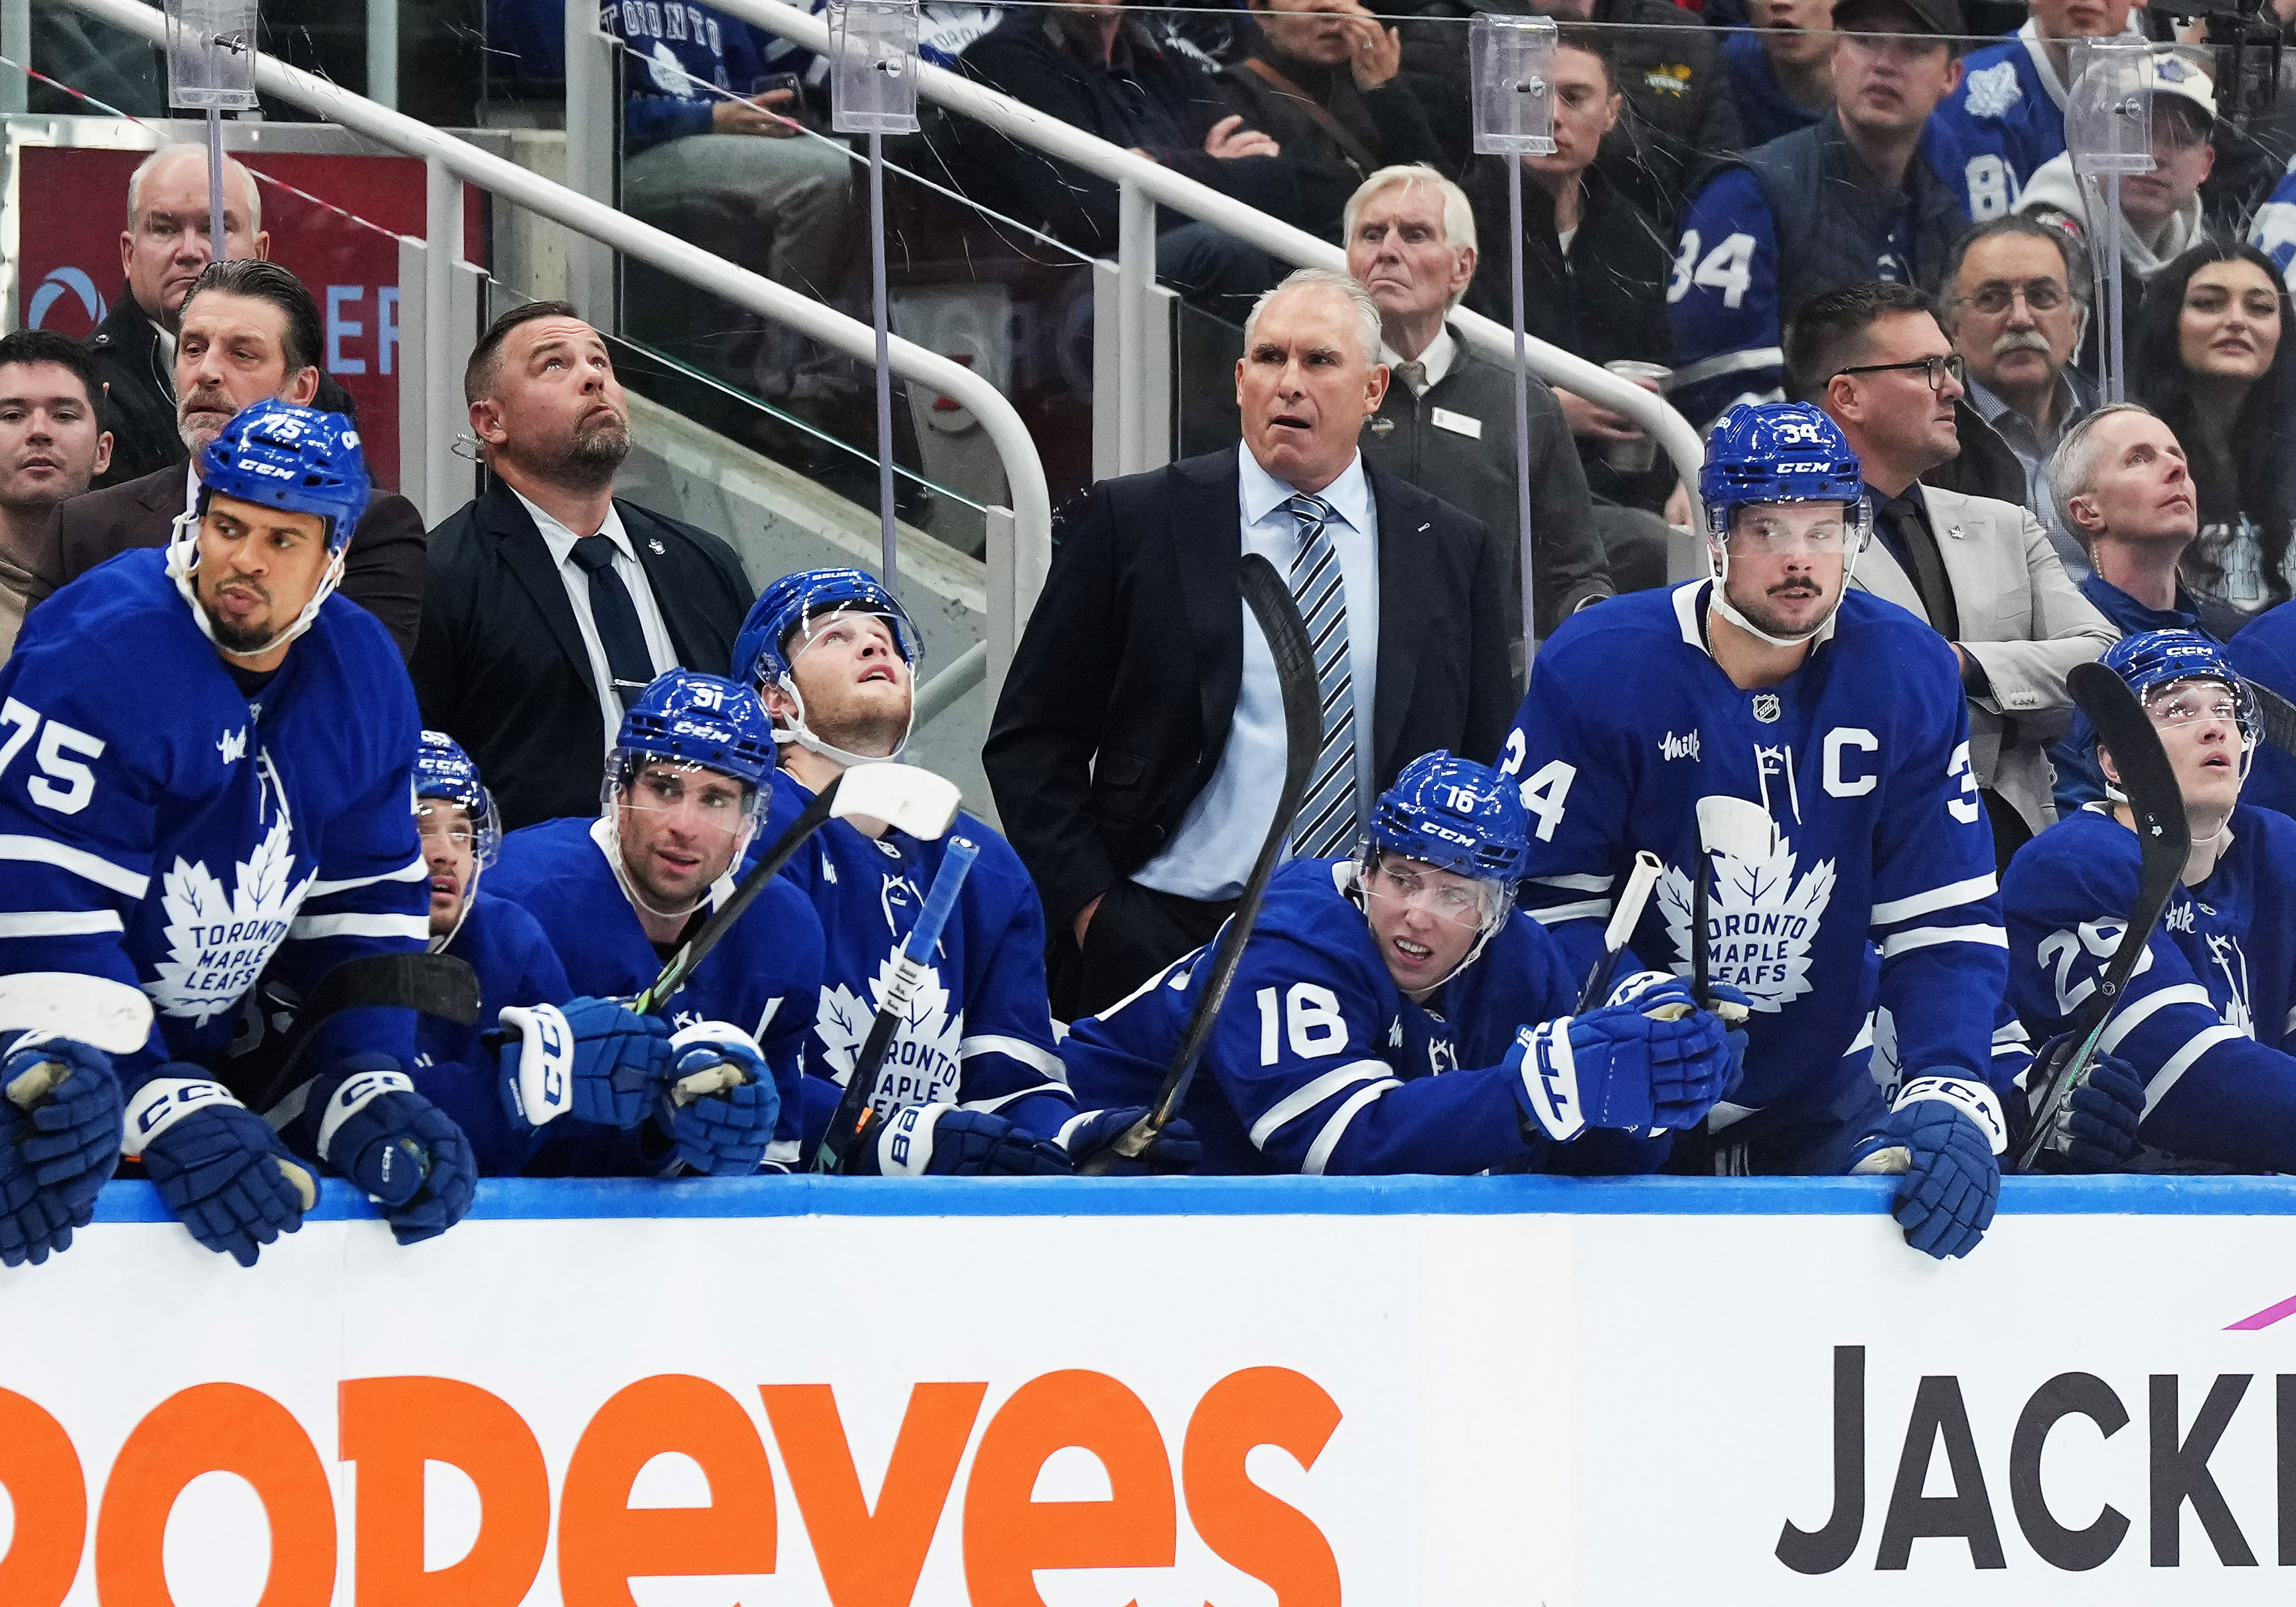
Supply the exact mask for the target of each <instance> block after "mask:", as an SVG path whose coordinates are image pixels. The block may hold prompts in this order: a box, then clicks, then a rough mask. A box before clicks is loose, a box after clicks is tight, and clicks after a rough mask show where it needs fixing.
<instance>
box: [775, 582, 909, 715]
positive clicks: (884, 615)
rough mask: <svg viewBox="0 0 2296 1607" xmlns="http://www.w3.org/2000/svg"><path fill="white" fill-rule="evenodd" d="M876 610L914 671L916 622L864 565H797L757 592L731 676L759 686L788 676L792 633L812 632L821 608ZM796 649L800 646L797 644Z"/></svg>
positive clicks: (825, 610)
mask: <svg viewBox="0 0 2296 1607" xmlns="http://www.w3.org/2000/svg"><path fill="white" fill-rule="evenodd" d="M848 611H851V612H857V613H865V614H874V615H876V616H877V617H878V618H879V619H883V620H884V621H885V622H886V624H888V625H889V626H890V627H892V631H893V644H894V645H895V646H896V647H898V649H899V650H900V654H901V658H902V660H903V661H904V662H906V664H907V665H908V667H909V668H910V670H911V671H912V672H914V670H915V669H916V667H917V661H918V660H919V658H920V657H921V656H922V650H921V649H920V648H919V646H918V642H917V627H916V626H915V624H914V623H913V622H912V621H911V620H910V619H909V615H908V611H907V610H906V609H904V608H903V607H902V606H901V604H900V602H899V600H898V598H896V597H895V596H894V595H893V594H892V593H890V592H889V591H887V590H886V589H885V587H884V586H883V584H882V583H881V581H879V580H878V578H876V577H875V576H874V575H872V574H871V573H869V571H868V570H799V571H798V572H797V573H796V574H794V575H783V577H782V578H780V579H778V580H776V581H775V582H774V583H773V584H772V585H771V586H767V587H766V589H765V590H764V591H762V592H760V593H759V594H758V600H757V601H756V602H755V603H751V604H750V612H749V617H748V618H747V619H743V620H742V634H741V635H738V636H736V637H734V679H735V680H737V681H739V682H741V683H742V685H744V686H750V687H755V688H758V690H760V691H762V690H763V689H764V688H766V687H767V686H779V685H782V684H783V682H784V681H785V680H787V679H788V678H789V675H790V666H791V661H792V660H794V659H795V658H796V656H797V655H796V653H793V652H790V651H789V647H790V638H791V636H792V635H796V634H798V633H799V631H801V630H804V631H807V632H808V634H810V631H809V628H808V627H810V626H811V625H812V623H813V621H814V620H815V619H818V618H820V617H821V616H822V615H824V614H833V613H844V612H848ZM799 651H800V652H801V651H803V649H802V647H800V649H799Z"/></svg>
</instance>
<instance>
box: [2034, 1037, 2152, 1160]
mask: <svg viewBox="0 0 2296 1607" xmlns="http://www.w3.org/2000/svg"><path fill="white" fill-rule="evenodd" d="M2073 1048H2074V1044H2073V1040H2072V1039H2071V1037H2060V1038H2053V1039H2051V1040H2050V1041H2049V1042H2048V1043H2046V1044H2044V1045H2041V1048H2040V1051H2039V1053H2038V1054H2035V1055H2034V1056H2033V1064H2032V1067H2031V1069H2030V1070H2028V1071H2027V1072H2026V1074H2025V1076H2024V1077H2023V1078H2021V1081H2023V1083H2024V1084H2025V1099H2024V1100H2023V1101H2022V1102H2021V1103H2022V1104H2023V1109H2021V1110H2020V1109H2018V1108H2017V1106H2018V1104H2019V1103H2020V1102H2018V1101H2014V1100H2013V1101H2012V1102H2011V1110H2010V1119H2011V1125H2012V1126H2013V1127H2014V1128H2015V1129H2016V1130H2015V1131H2014V1132H2013V1133H2012V1134H2011V1136H2010V1142H2011V1143H2012V1144H2013V1145H2014V1146H2015V1147H2016V1149H2017V1152H2019V1153H2020V1154H2022V1153H2023V1152H2024V1146H2025V1144H2026V1141H2027V1139H2028V1137H2029V1136H2030V1134H2031V1132H2032V1128H2033V1124H2034V1123H2035V1122H2036V1121H2038V1120H2039V1119H2041V1114H2042V1112H2041V1107H2042V1106H2043V1105H2045V1104H2046V1103H2048V1098H2049V1088H2050V1086H2051V1085H2052V1084H2053V1083H2054V1082H2055V1080H2056V1069H2057V1068H2058V1067H2060V1066H2062V1065H2063V1064H2064V1062H2065V1057H2066V1056H2067V1055H2069V1054H2071V1053H2072V1052H2073ZM2143 1120H2144V1078H2141V1077H2139V1076H2137V1075H2136V1068H2135V1067H2134V1066H2131V1065H2130V1064H2129V1063H2128V1062H2127V1061H2125V1060H2122V1059H2120V1057H2119V1056H2117V1055H2112V1054H2095V1055H2093V1056H2091V1057H2090V1059H2089V1062H2088V1064H2087V1065H2086V1066H2084V1067H2083V1068H2081V1074H2080V1076H2079V1078H2078V1079H2077V1080H2076V1081H2075V1082H2074V1084H2073V1087H2072V1092H2071V1094H2070V1095H2068V1096H2067V1097H2066V1099H2065V1102H2064V1103H2062V1105H2060V1106H2058V1108H2057V1112H2056V1114H2055V1116H2054V1118H2052V1119H2050V1122H2049V1127H2050V1131H2049V1134H2048V1136H2046V1137H2045V1138H2044V1139H2042V1140H2041V1149H2040V1152H2039V1153H2038V1155H2036V1156H2035V1157H2034V1161H2033V1169H2034V1170H2036V1171H2047V1172H2117V1171H2119V1170H2120V1169H2121V1168H2123V1167H2125V1166H2127V1165H2128V1163H2129V1162H2130V1161H2132V1160H2136V1152H2137V1151H2138V1150H2139V1149H2141V1148H2143V1147H2144V1146H2143V1144H2142V1143H2141V1141H2140V1140H2139V1139H2138V1138H2137V1136H2136V1128H2137V1126H2138V1124H2139V1123H2141V1122H2142V1121H2143Z"/></svg>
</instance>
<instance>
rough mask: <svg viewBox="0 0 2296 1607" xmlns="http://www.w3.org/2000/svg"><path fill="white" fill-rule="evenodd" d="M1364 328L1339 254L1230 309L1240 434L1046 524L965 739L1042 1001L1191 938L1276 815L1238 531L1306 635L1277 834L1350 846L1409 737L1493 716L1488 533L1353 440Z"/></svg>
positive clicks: (1142, 973) (1223, 900)
mask: <svg viewBox="0 0 2296 1607" xmlns="http://www.w3.org/2000/svg"><path fill="white" fill-rule="evenodd" d="M1379 332H1380V321H1379V308H1378V307H1377V306H1376V305H1374V303H1373V301H1372V299H1371V298H1370V296H1369V295H1367V294H1366V293H1365V291H1364V290H1363V288H1362V287H1361V286H1360V285H1358V284H1357V283H1355V282H1354V281H1353V280H1351V279H1349V277H1348V276H1347V275H1344V274H1339V273H1333V272H1331V271H1329V270H1325V269H1314V268H1303V269H1301V270H1300V272H1298V273H1295V274H1293V275H1292V276H1291V277H1290V278H1288V279H1286V280H1285V281H1284V282H1283V283H1282V284H1280V285H1278V286H1277V287H1276V288H1275V290H1273V291H1269V292H1268V293H1267V295H1266V296H1263V297H1262V298H1261V299H1260V300H1259V305H1258V306H1257V307H1254V308H1253V309H1252V313H1251V320H1250V321H1249V322H1248V323H1247V324H1246V325H1245V328H1244V355H1243V358H1242V361H1241V362H1239V363H1238V364H1237V365H1236V369H1235V380H1236V400H1237V403H1238V406H1240V407H1241V409H1242V415H1243V439H1242V442H1241V443H1240V444H1239V446H1238V447H1237V448H1236V449H1235V450H1234V451H1233V452H1217V453H1210V454H1207V455H1204V456H1201V457H1193V458H1187V459H1184V460H1183V461H1181V462H1179V463H1171V464H1169V465H1167V466H1166V467H1164V468H1161V469H1158V470H1154V471H1150V472H1148V473H1145V474H1136V475H1129V476H1127V477H1126V478H1124V479H1122V480H1104V481H1103V482H1102V483H1101V484H1099V485H1097V486H1095V487H1094V488H1093V489H1092V491H1091V492H1090V493H1089V495H1088V496H1087V497H1086V498H1085V499H1084V500H1083V503H1082V505H1081V508H1080V510H1078V511H1077V512H1073V513H1072V514H1071V515H1070V517H1069V518H1068V519H1067V521H1065V525H1064V532H1063V535H1062V539H1061V542H1060V545H1059V548H1058V550H1057V551H1056V552H1055V553H1054V556H1053V567H1052V573H1051V575H1050V577H1049V578H1047V580H1046V585H1045V591H1044V594H1043V596H1042V597H1040V598H1039V599H1038V600H1037V606H1036V611H1035V612H1034V613H1033V614H1032V615H1031V616H1030V618H1029V625H1028V628H1027V630H1026V631H1025V632H1024V633H1023V634H1022V636H1021V644H1020V647H1019V649H1018V650H1017V651H1016V652H1015V653H1014V654H1013V667H1012V669H1011V672H1010V673H1009V675H1008V676H1007V677H1006V679H1005V691H1004V695H1003V697H1002V698H1001V699H1000V700H999V701H998V703H997V707H996V718H995V721H994V722H993V724H992V726H991V729H990V731H989V734H988V742H987V744H986V745H985V746H984V747H983V749H982V750H981V762H982V764H983V766H984V767H985V768H986V769H987V771H988V782H989V785H990V787H991V788H992V789H993V790H994V791H995V792H996V808H997V810H998V813H999V814H1000V816H1002V818H1003V822H1004V825H1005V832H1007V833H1008V834H1009V835H1010V837H1011V839H1012V842H1013V847H1014V848H1015V849H1019V850H1020V854H1021V859H1022V860H1023V861H1024V862H1025V863H1026V864H1027V865H1028V867H1029V873H1030V874H1031V875H1032V876H1034V877H1035V879H1036V882H1037V891H1038V893H1039V895H1040V896H1041V897H1042V898H1043V899H1044V903H1045V913H1046V920H1047V924H1048V926H1049V929H1050V931H1052V933H1053V934H1054V936H1053V944H1052V953H1051V956H1050V960H1051V965H1050V972H1051V980H1052V988H1053V1003H1054V1012H1055V1013H1057V1014H1059V1015H1062V1016H1063V1017H1066V1018H1070V1019H1073V1018H1075V1017H1077V1016H1080V1015H1085V1014H1088V1013H1092V1012H1094V1011H1095V1010H1097V1009H1100V1008H1102V1007H1103V1006H1105V1005H1108V1004H1112V1003H1114V1002H1115V1001H1117V1000H1118V999H1119V998H1121V997H1123V996H1124V995H1126V994H1127V993H1128V992H1130V991H1131V990H1132V989H1133V988H1135V987H1136V986H1138V984H1140V983H1141V982H1142V981H1144V980H1146V979H1147V978H1148V977H1150V976H1152V975H1153V974H1154V973H1155V972H1156V971H1157V970H1158V969H1159V968H1160V967H1161V966H1162V965H1163V964H1165V963H1167V962H1169V961H1170V960H1173V959H1175V958H1177V957H1178V956H1179V955H1183V954H1185V953H1186V952H1187V951H1188V950H1189V949H1191V948H1193V947H1196V946H1197V945H1198V944H1201V943H1202V942H1204V941H1205V940H1206V939H1209V938H1210V936H1211V935H1212V933H1213V932H1214V931H1217V930H1218V926H1219V923H1220V922H1221V921H1222V920H1223V919H1225V918H1226V914H1227V912H1228V911H1229V909H1230V908H1232V907H1233V906H1234V899H1235V897H1236V895H1237V894H1238V893H1239V892H1240V891H1241V890H1242V885H1243V881H1244V879H1245V877H1246V876H1247V875H1248V874H1249V873H1250V870H1251V861H1252V858H1253V857H1254V855H1255V854H1257V853H1258V851H1259V844H1260V840H1261V839H1262V838H1263V837H1264V836H1265V835H1266V833H1267V827H1268V824H1269V823H1270V822H1271V821H1272V819H1273V818H1274V810H1275V797H1276V793H1277V791H1279V789H1280V785H1281V779H1282V776H1283V708H1282V704H1281V701H1280V698H1279V695H1278V692H1277V688H1276V682H1275V662H1274V660H1272V659H1271V658H1270V656H1269V654H1268V651H1267V641H1266V639H1265V638H1264V637H1263V636H1262V635H1260V633H1259V627H1258V625H1257V624H1256V623H1253V622H1250V621H1247V619H1245V611H1244V606H1243V603H1242V597H1241V595H1240V594H1239V593H1238V591H1237V588H1236V580H1235V569H1236V562H1237V559H1238V557H1239V556H1240V554H1242V553H1247V552H1251V553H1260V554H1261V555H1262V556H1264V557H1266V558H1267V559H1268V560H1269V562H1272V563H1274V564H1275V569H1276V572H1277V573H1279V574H1282V575H1285V576H1287V577H1288V578H1290V580H1291V582H1292V590H1293V594H1294V595H1295V596H1296V597H1298V598H1299V600H1300V612H1301V614H1302V615H1303V616H1304V617H1305V618H1306V619H1307V620H1308V634H1309V635H1310V636H1311V637H1312V638H1313V639H1315V640H1316V644H1317V655H1316V660H1317V666H1318V674H1319V681H1320V686H1319V690H1320V692H1321V693H1322V694H1323V702H1324V737H1323V745H1322V750H1321V751H1320V753H1319V754H1318V757H1317V762H1316V773H1315V779H1314V781H1313V782H1312V783H1310V785H1309V788H1308V801H1307V804H1306V806H1305V807H1304V808H1302V809H1301V811H1300V819H1299V822H1298V823H1297V824H1296V825H1295V826H1294V828H1293V832H1292V851H1293V852H1294V853H1295V854H1300V855H1308V856H1333V855H1343V854H1351V853H1353V852H1354V851H1355V848H1356V843H1357V838H1358V837H1359V836H1360V835H1361V834H1362V832H1364V830H1365V826H1366V825H1367V824H1368V811H1369V809H1370V808H1371V804H1372V800H1373V799H1374V798H1376V797H1377V796H1378V792H1379V790H1380V789H1381V788H1382V787H1385V786H1386V785H1387V784H1388V783H1390V782H1391V781H1393V780H1394V779H1395V775H1396V772H1397V771H1398V770H1399V769H1400V768H1401V767H1403V765H1404V763H1405V762H1406V760H1409V759H1411V758H1415V757H1416V756H1417V755H1419V754H1421V753H1424V752H1427V751H1428V750H1431V749H1436V748H1447V749H1450V750H1454V751H1456V752H1460V753H1464V754H1466V755H1468V756H1469V757H1472V758H1478V759H1484V760H1488V759H1489V758H1492V757H1493V755H1494V753H1495V752H1496V750H1497V747H1498V744H1499V742H1500V740H1501V739H1502V738H1503V737H1504V736H1505V734H1506V728H1507V722H1508V719H1509V717H1510V715H1511V713H1512V710H1510V709H1508V708H1507V707H1506V705H1507V703H1508V701H1509V700H1510V698H1511V696H1512V686H1513V682H1512V680H1511V678H1510V676H1509V673H1508V667H1507V635H1506V622H1505V597H1506V587H1507V585H1508V575H1509V568H1508V560H1509V555H1510V549H1509V548H1508V547H1507V546H1506V545H1504V544H1502V543H1499V542H1496V541H1494V540H1492V539H1491V538H1490V537H1489V536H1488V534H1487V533H1486V532H1485V530H1484V529H1483V527H1482V526H1481V525H1480V524H1479V523H1477V522H1476V521H1474V520H1472V519H1470V518H1469V517H1467V516H1466V515H1465V514H1464V513H1461V512H1458V510H1456V508H1453V507H1451V506H1449V505H1448V504H1445V503H1442V502H1439V501H1438V500H1437V499H1436V498H1434V497H1433V496H1429V495H1428V494H1427V493H1426V492H1424V491H1422V490H1420V489H1419V488H1416V487H1415V486H1413V485H1410V484H1409V483H1407V482H1406V481H1404V480H1398V479H1396V478H1395V477H1394V476H1393V475H1391V474H1388V473H1384V472H1382V471H1380V470H1378V469H1376V468H1372V467H1369V466H1368V465H1366V464H1365V461H1364V459H1363V456H1362V455H1361V454H1360V453H1359V452H1358V451H1357V436H1358V434H1359V433H1360V432H1361V431H1362V430H1363V427H1364V422H1365V420H1366V419H1368V418H1370V417H1371V416H1372V415H1373V414H1375V413H1377V412H1378V411H1379V405H1380V399H1381V398H1382V396H1383V395H1384V394H1385V393H1386V389H1387V370H1386V369H1385V368H1384V367H1382V366H1381V365H1380V364H1379V363H1378V361H1377V353H1378V351H1379Z"/></svg>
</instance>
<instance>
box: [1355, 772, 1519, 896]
mask: <svg viewBox="0 0 2296 1607" xmlns="http://www.w3.org/2000/svg"><path fill="white" fill-rule="evenodd" d="M1371 843H1372V846H1373V847H1374V848H1375V849H1387V850H1388V851H1390V852H1391V853H1396V854H1400V855H1402V856H1403V857H1406V858H1407V859H1417V860H1421V861H1423V862H1424V863H1426V864H1428V865H1434V866H1436V867H1437V868H1439V869H1440V870H1446V871H1449V872H1452V873H1454V874H1456V875H1461V876H1472V877H1473V878H1475V879H1476V880H1477V881H1496V882H1497V883H1499V884H1500V885H1501V886H1503V887H1505V888H1509V889H1512V888H1513V886H1514V884H1515V883H1516V882H1518V881H1521V880H1522V876H1523V873H1524V871H1525V870H1526V869H1528V868H1529V864H1530V816H1529V814H1528V813H1527V812H1526V811H1525V810H1524V808H1523V807H1522V799H1521V795H1520V794H1519V793H1518V792H1517V791H1516V790H1515V783H1513V782H1512V781H1510V780H1509V779H1508V778H1507V777H1505V776H1504V775H1500V774H1499V773H1498V772H1497V771H1496V770H1494V769H1492V768H1491V767H1489V766H1488V765H1479V764H1477V763H1475V762H1474V760H1472V759H1467V758H1455V757H1453V756H1452V755H1451V754H1449V753H1447V752H1443V751H1441V750H1438V751H1436V752H1433V753H1423V754H1421V755H1420V756H1419V757H1418V758H1415V759H1413V760H1412V761H1411V762H1410V763H1409V764H1407V765H1406V766H1404V767H1403V773H1402V774H1401V775H1398V776H1397V777H1396V778H1395V784H1394V785H1393V786H1391V787H1390V788H1389V789H1388V790H1387V791H1384V792H1382V793H1381V794H1380V798H1379V803H1378V806H1377V807H1376V808H1374V809H1373V811H1372V819H1371Z"/></svg>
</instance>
